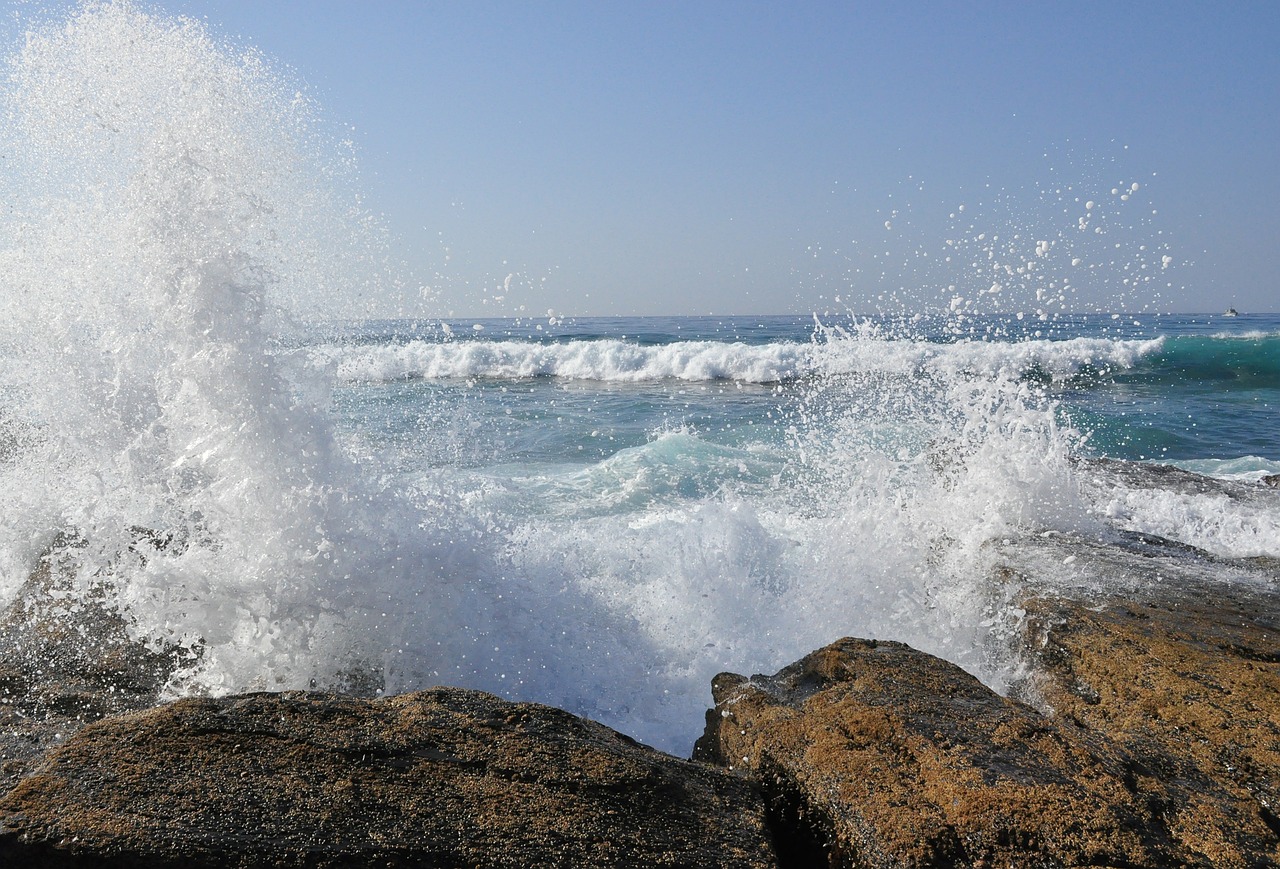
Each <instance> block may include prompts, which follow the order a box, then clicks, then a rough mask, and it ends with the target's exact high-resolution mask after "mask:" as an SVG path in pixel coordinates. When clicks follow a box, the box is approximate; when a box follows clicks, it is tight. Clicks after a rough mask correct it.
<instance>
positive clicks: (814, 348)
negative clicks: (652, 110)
mask: <svg viewBox="0 0 1280 869" xmlns="http://www.w3.org/2000/svg"><path fill="white" fill-rule="evenodd" d="M1162 346H1163V339H1154V340H1150V341H1114V340H1108V339H1103V338H1076V339H1072V340H1069V341H1023V342H1015V343H996V342H984V341H972V342H961V343H956V344H936V343H930V342H924V341H906V340H880V339H866V338H856V339H844V338H837V339H833V340H831V341H827V342H819V343H813V344H799V343H791V342H779V343H773V344H763V345H752V344H743V343H724V342H717V341H678V342H674V343H671V344H663V345H639V344H634V343H631V342H626V341H619V340H601V341H571V342H566V343H555V344H542V343H536V342H524V341H483V340H480V341H445V342H430V341H409V342H407V343H404V344H395V345H382V346H361V347H347V346H337V345H329V346H327V347H323V348H317V350H316V353H317V354H318V356H319V357H320V361H321V362H322V364H327V365H329V366H331V368H332V370H333V371H334V373H335V376H336V377H337V379H338V380H339V381H343V382H348V383H359V382H374V383H376V382H387V381H393V380H462V379H476V378H478V379H494V380H511V379H524V378H533V377H558V378H564V379H568V380H591V381H600V382H620V383H643V382H656V381H662V380H680V381H690V382H706V381H734V382H739V383H755V384H766V383H778V382H782V381H788V380H794V379H796V378H800V377H807V376H816V375H833V374H836V375H838V374H853V373H889V374H902V375H913V374H916V373H920V372H922V371H931V372H935V373H948V372H949V373H952V374H970V375H977V376H996V375H1004V376H1011V377H1021V376H1027V375H1032V376H1039V377H1046V378H1048V379H1051V380H1055V381H1058V380H1065V379H1069V378H1071V377H1074V376H1076V375H1077V374H1079V373H1080V372H1081V371H1082V370H1085V369H1100V368H1129V367H1132V366H1133V365H1135V364H1137V362H1138V360H1140V359H1141V358H1142V357H1144V356H1147V355H1149V354H1152V353H1154V352H1156V351H1158V350H1159V349H1160V347H1162Z"/></svg>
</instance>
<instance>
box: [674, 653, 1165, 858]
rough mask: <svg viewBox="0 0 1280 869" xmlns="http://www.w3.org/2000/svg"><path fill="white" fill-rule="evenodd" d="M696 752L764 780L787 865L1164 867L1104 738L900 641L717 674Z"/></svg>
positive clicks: (1158, 835)
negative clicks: (786, 832)
mask: <svg viewBox="0 0 1280 869" xmlns="http://www.w3.org/2000/svg"><path fill="white" fill-rule="evenodd" d="M714 694H715V699H716V708H715V709H714V710H712V711H711V712H709V713H708V722H707V730H706V733H705V734H704V736H703V737H702V739H701V740H699V743H698V746H697V749H696V751H695V757H701V758H703V759H706V760H709V761H718V762H720V763H723V764H725V765H727V766H730V767H732V768H734V769H736V770H739V771H744V772H746V773H747V774H749V775H750V776H752V777H756V778H758V779H759V780H760V782H761V784H762V786H763V788H764V791H765V795H766V799H767V800H769V803H770V810H771V814H772V816H773V818H774V825H775V827H782V828H790V829H792V830H794V831H796V834H797V835H796V838H794V839H793V840H791V841H780V842H779V851H780V853H782V854H783V856H784V857H785V858H787V859H795V860H803V859H807V860H808V861H809V862H810V863H811V865H831V866H848V867H925V866H972V867H982V866H1098V865H1109V866H1171V865H1179V863H1180V862H1181V860H1180V859H1179V856H1178V848H1177V847H1176V845H1175V843H1173V842H1172V841H1171V840H1170V837H1169V836H1168V833H1167V831H1166V830H1165V829H1164V828H1163V826H1162V825H1161V824H1160V823H1159V821H1158V818H1157V817H1156V816H1155V815H1154V814H1153V812H1152V811H1151V807H1149V806H1147V805H1145V804H1143V803H1142V801H1140V800H1135V799H1134V794H1133V791H1132V790H1131V787H1130V785H1131V782H1130V781H1129V776H1128V772H1127V767H1126V763H1125V759H1124V758H1123V757H1121V756H1118V755H1117V754H1116V753H1115V752H1113V751H1112V750H1111V747H1110V746H1109V745H1108V744H1107V743H1106V742H1105V741H1102V740H1098V739H1094V738H1092V736H1091V735H1090V734H1088V733H1087V732H1081V731H1079V730H1078V729H1077V728H1073V727H1065V728H1064V727H1062V726H1059V725H1058V724H1057V723H1056V722H1054V721H1053V720H1050V719H1048V718H1045V717H1044V716H1043V715H1041V714H1040V713H1038V712H1037V711H1036V710H1034V709H1032V708H1031V707H1029V706H1026V705H1023V704H1021V703H1017V702H1015V701H1011V700H1006V699H1004V698H1001V697H999V696H997V695H996V694H994V693H993V692H991V691H990V690H989V689H987V688H986V687H984V686H983V685H982V684H981V683H979V682H978V681H977V680H976V679H974V678H973V677H972V676H970V675H968V674H967V673H965V672H964V671H962V670H960V669H959V668H958V667H955V666H953V665H951V664H948V663H946V662H944V661H941V660H939V659H937V658H934V657H932V656H930V655H926V654H924V653H923V652H919V651H916V650H914V649H911V648H910V647H908V646H905V645H903V644H901V643H891V642H874V641H869V640H857V639H844V640H840V641H838V642H836V643H833V644H831V645H829V646H827V647H825V648H823V649H819V650H818V651H816V652H814V653H812V654H810V655H808V656H807V657H805V658H804V659H802V660H801V661H799V662H798V663H796V664H793V665H791V666H789V667H787V668H785V669H783V670H782V671H780V672H779V673H777V674H776V675H774V676H769V677H765V676H756V677H753V678H752V679H750V680H747V679H744V678H742V677H740V676H733V675H731V674H723V675H721V676H720V677H718V678H717V680H716V682H715V684H714Z"/></svg>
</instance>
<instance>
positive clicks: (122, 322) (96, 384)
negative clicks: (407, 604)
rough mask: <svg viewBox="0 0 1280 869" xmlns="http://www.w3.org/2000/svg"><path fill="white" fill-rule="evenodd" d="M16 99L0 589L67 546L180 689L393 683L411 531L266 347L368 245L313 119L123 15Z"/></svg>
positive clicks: (187, 34)
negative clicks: (352, 253) (385, 620)
mask: <svg viewBox="0 0 1280 869" xmlns="http://www.w3.org/2000/svg"><path fill="white" fill-rule="evenodd" d="M4 99H5V105H4V110H5V114H6V117H7V118H8V120H9V124H8V129H7V132H6V134H5V142H4V152H5V153H6V154H7V155H12V156H11V158H10V160H9V168H8V171H7V173H6V175H5V185H6V190H5V193H6V195H5V197H4V199H5V201H6V202H8V203H11V205H10V207H9V208H8V210H7V213H6V214H5V215H4V218H3V228H2V230H0V232H2V235H0V271H2V273H3V274H4V276H5V277H4V281H5V286H4V294H3V297H2V298H3V301H2V304H3V307H4V310H3V316H2V318H0V319H2V320H3V324H4V325H3V336H4V337H3V339H2V341H3V348H4V350H5V352H6V355H7V356H8V357H9V358H10V359H11V360H13V361H12V362H11V363H10V364H9V365H8V366H6V375H5V381H4V384H3V389H4V399H5V400H4V407H3V412H4V414H5V419H6V427H7V428H8V429H11V430H13V431H16V432H22V433H23V438H22V440H21V446H20V448H18V447H14V448H12V451H14V452H15V453H16V454H14V455H11V456H9V457H8V460H7V461H6V462H5V464H4V466H3V468H2V469H0V470H2V472H3V476H4V481H3V489H4V493H5V494H4V496H3V497H4V499H5V503H4V505H3V517H4V518H3V534H4V538H5V561H4V564H3V571H4V572H3V587H4V589H5V590H6V591H7V592H9V593H12V592H13V591H14V589H15V588H16V586H17V585H18V583H20V581H21V580H22V579H23V577H24V574H25V572H26V571H27V570H28V569H29V568H30V565H31V562H32V559H33V557H34V556H35V555H36V554H37V553H38V552H39V551H40V550H41V548H42V547H43V546H45V545H47V543H48V542H49V541H50V539H51V538H52V537H53V535H54V534H55V533H56V532H59V531H65V532H68V533H70V534H72V535H74V536H76V537H79V538H82V539H83V541H84V543H85V548H84V552H83V554H82V555H81V556H80V562H81V566H80V582H81V583H82V584H87V583H91V582H103V581H106V582H107V584H108V585H109V586H110V588H111V591H112V593H113V594H114V595H115V596H116V599H117V600H118V603H119V605H120V606H121V607H122V609H123V610H124V611H125V612H127V613H128V614H129V616H130V618H131V621H132V624H133V627H134V629H135V630H136V631H137V632H138V634H139V636H140V637H143V638H146V639H149V640H152V641H155V642H163V643H169V644H173V643H177V644H182V645H186V646H189V647H194V648H197V649H198V651H199V652H200V660H199V663H198V664H197V665H196V666H195V667H194V668H193V669H192V670H191V671H188V672H184V673H181V674H179V675H178V677H176V680H175V683H174V686H173V688H174V690H217V689H224V688H231V687H247V686H250V685H261V686H264V687H271V688H275V687H305V686H306V685H308V684H312V683H314V682H319V683H320V684H333V683H334V680H335V679H336V678H337V674H338V672H340V671H341V670H343V669H345V668H350V667H352V666H357V665H368V664H369V661H368V659H369V658H371V657H372V658H373V659H374V660H373V664H374V665H377V666H378V667H380V665H381V662H380V660H378V659H379V657H380V656H381V655H382V654H383V650H382V649H380V646H386V642H385V640H386V637H379V636H378V632H377V631H376V630H375V629H374V625H372V624H370V621H369V620H370V617H371V616H370V614H371V613H372V612H374V611H379V612H380V611H381V610H383V609H386V608H387V606H388V604H387V599H388V598H392V599H394V598H395V597H396V595H397V594H398V593H399V592H398V590H399V589H402V588H403V581H402V577H403V575H404V572H405V571H406V570H408V569H409V564H407V563H406V558H407V556H406V553H404V552H402V551H401V549H400V547H399V544H398V542H397V539H396V534H397V533H399V531H400V530H401V529H399V528H398V527H397V522H398V521H400V518H401V515H398V514H397V505H396V504H394V503H386V504H379V510H378V511H377V512H378V513H383V511H385V513H386V514H387V515H378V516H377V518H376V520H375V515H374V511H373V509H372V501H371V499H372V498H373V497H374V493H373V492H371V491H370V490H369V487H368V486H367V485H366V484H365V483H364V482H363V479H362V477H361V476H360V474H359V473H358V472H357V470H356V469H355V468H354V466H352V465H351V464H350V463H349V462H348V461H347V460H346V459H345V458H344V456H343V455H342V454H341V452H340V451H339V450H338V449H337V448H336V446H335V443H334V441H333V437H332V434H331V431H330V429H329V426H328V423H327V421H326V419H325V417H324V415H323V413H322V412H321V411H320V410H319V408H318V406H317V401H318V400H321V399H322V395H319V394H316V393H315V391H314V390H312V389H309V388H308V387H309V384H306V383H304V382H302V381H300V380H299V379H298V376H297V375H298V372H297V371H296V370H295V366H294V365H293V364H291V362H290V359H289V358H288V356H287V354H282V353H279V352H274V351H273V348H272V346H271V340H270V337H269V336H270V335H271V334H273V329H272V327H273V325H274V327H275V331H277V332H278V331H279V329H280V328H281V324H282V323H283V322H284V320H283V317H282V315H281V311H280V310H279V308H278V306H277V304H276V301H277V300H278V299H280V298H286V299H297V298H305V297H307V296H308V295H309V294H311V293H313V292H315V291H316V289H317V288H320V289H324V288H332V287H334V284H335V282H336V281H340V280H343V279H350V278H351V275H350V274H347V273H344V272H342V271H341V268H342V267H343V266H344V265H345V264H344V263H342V262H340V261H338V260H337V259H336V258H334V257H332V256H330V255H328V254H322V253H321V252H322V251H324V250H325V249H326V244H327V242H328V240H329V239H328V237H327V236H326V233H332V232H333V231H334V230H335V229H340V230H345V232H346V235H347V237H348V238H349V239H351V242H352V243H351V244H350V245H348V246H347V248H346V249H347V250H352V249H353V248H356V242H357V240H358V238H359V231H360V227H359V226H358V225H357V223H356V220H355V218H356V215H355V212H354V211H353V210H351V209H346V210H344V209H343V207H342V206H341V205H340V203H338V202H337V201H336V200H335V199H334V192H333V191H334V189H335V188H334V187H332V186H331V187H326V186H325V181H326V179H328V178H331V177H333V175H334V173H335V171H336V170H335V168H334V167H333V166H331V165H325V164H324V163H323V162H321V161H320V160H319V159H318V158H317V156H316V150H315V149H316V146H317V143H318V142H319V141H320V136H319V133H318V125H317V124H316V122H315V120H314V118H313V117H312V114H311V109H310V106H309V105H308V104H307V102H306V101H305V100H304V99H302V98H301V97H298V96H296V95H294V94H291V93H289V92H287V91H285V90H283V89H282V87H281V85H280V84H279V82H278V80H277V79H276V78H275V77H273V75H272V74H271V73H270V72H269V70H268V69H267V67H266V65H265V63H264V62H263V60H262V59H261V58H260V57H259V56H257V55H255V54H253V53H239V54H237V53H233V52H232V51H230V50H229V49H227V48H225V47H221V46H219V45H217V44H215V43H214V42H213V41H212V40H211V38H210V37H209V35H208V34H207V33H206V32H205V31H204V29H203V28H202V27H201V26H200V25H199V24H197V23H195V22H192V21H187V20H177V21H169V20H163V19H158V18H155V17H152V16H149V15H147V14H145V13H143V12H140V11H138V10H137V9H135V8H133V7H132V6H131V5H129V4H90V5H87V6H86V7H84V8H83V9H82V10H80V11H79V12H77V13H76V14H75V15H74V16H73V17H72V18H71V19H70V20H69V21H68V22H67V23H66V24H65V26H49V27H45V28H42V29H38V30H35V31H33V32H32V33H31V34H30V35H29V38H28V40H27V42H26V45H25V47H24V48H23V49H22V51H21V52H19V53H18V54H17V55H16V56H15V57H14V58H13V59H12V60H11V61H10V64H9V68H8V81H7V84H6V88H5V91H4ZM356 249H357V250H358V248H356ZM399 512H400V514H404V511H399ZM139 529H145V531H143V532H141V537H142V540H143V541H144V542H146V541H149V543H148V544H147V545H143V544H142V543H140V541H139V534H140V531H139ZM140 550H145V551H142V552H141V554H139V553H140ZM415 566H416V567H417V568H422V567H423V566H424V565H423V564H422V563H421V561H420V560H419V563H418V564H416V565H415ZM353 577H360V580H359V581H354V580H353V579H352V578H353ZM361 662H364V663H363V664H361Z"/></svg>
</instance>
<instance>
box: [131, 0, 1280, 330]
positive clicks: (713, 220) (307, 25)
mask: <svg viewBox="0 0 1280 869" xmlns="http://www.w3.org/2000/svg"><path fill="white" fill-rule="evenodd" d="M142 5H144V6H147V5H148V4H142ZM150 5H151V6H153V7H155V8H160V9H163V10H167V11H169V12H173V13H180V14H185V15H189V16H193V17H197V18H201V19H206V20H207V21H208V22H209V24H210V26H211V28H212V29H213V30H214V32H215V33H218V34H221V35H223V36H226V37H230V38H232V39H235V40H237V41H241V42H247V43H250V44H252V45H255V46H257V47H258V48H260V49H261V50H262V51H263V52H264V53H265V54H266V55H267V56H268V57H270V58H273V59H274V60H275V61H276V62H278V63H279V64H281V65H283V66H286V67H288V68H289V69H290V70H291V71H292V73H293V74H294V75H295V76H296V77H297V78H298V79H300V80H301V81H302V82H304V83H305V84H306V86H307V87H308V88H309V89H310V91H311V92H312V93H313V95H314V96H315V97H316V98H317V99H318V101H319V102H320V103H321V105H322V106H323V107H324V110H325V112H326V114H327V116H328V117H329V118H331V119H333V120H334V121H338V122H342V123H344V124H350V125H351V126H352V127H353V128H354V133H353V134H352V136H353V138H354V140H355V142H356V144H357V147H358V150H359V156H360V163H361V172H362V183H363V186H364V188H365V190H366V191H367V196H368V198H367V202H368V205H369V207H370V208H371V209H372V210H373V211H374V212H376V213H378V214H380V215H382V216H383V217H384V219H385V223H386V224H387V226H388V227H389V229H390V231H391V233H392V235H393V238H394V239H395V241H394V244H395V251H396V255H397V256H398V257H400V258H402V259H403V260H404V261H405V262H406V263H407V264H408V266H409V267H410V269H411V271H412V274H413V279H414V281H415V282H416V283H415V286H416V285H417V284H423V285H426V286H429V287H430V288H431V291H432V292H431V294H430V297H429V298H427V299H425V300H421V301H420V300H418V299H416V298H410V300H409V301H408V303H407V305H406V307H405V308H404V309H403V310H402V311H401V312H402V313H406V314H428V315H449V314H450V313H452V314H454V315H458V316H477V315H513V314H520V313H524V314H529V315H543V314H545V313H546V311H547V310H554V311H555V312H557V313H560V314H569V315H586V314H692V313H716V314H733V313H785V312H804V311H812V310H824V309H829V308H831V307H840V306H847V307H850V308H852V309H854V310H855V311H873V310H876V309H877V308H878V307H881V306H884V305H889V304H895V303H894V302H891V301H884V300H882V299H881V297H882V296H883V297H884V298H885V299H889V300H891V299H893V298H895V297H896V298H897V299H899V300H901V301H902V303H905V304H908V305H920V306H929V305H937V304H940V303H944V302H945V300H946V298H947V297H948V294H949V293H962V294H963V293H965V292H966V289H965V288H966V286H967V285H968V284H970V283H973V281H974V280H977V279H976V278H974V277H973V276H972V275H968V274H965V272H966V270H972V268H973V263H975V262H977V256H978V255H979V254H980V253H981V251H982V250H983V249H984V244H986V243H987V242H979V241H976V239H977V238H978V236H979V235H983V236H990V235H999V234H1001V233H1003V234H1004V238H1005V239H1006V240H1007V239H1008V238H1010V237H1012V236H1013V235H1016V234H1019V231H1021V237H1022V241H1024V242H1025V241H1027V240H1028V239H1036V240H1039V239H1041V238H1043V239H1048V240H1052V241H1055V243H1057V242H1061V243H1062V244H1063V245H1064V246H1066V245H1069V244H1070V243H1071V241H1070V239H1069V238H1068V236H1070V235H1071V233H1073V232H1076V231H1077V230H1078V229H1079V217H1080V216H1081V215H1086V212H1085V211H1084V210H1083V205H1082V204H1081V200H1085V199H1088V200H1090V201H1092V200H1097V202H1098V204H1097V205H1096V206H1095V208H1096V210H1095V211H1091V212H1089V213H1088V214H1087V215H1086V216H1088V217H1090V218H1091V219H1092V218H1094V217H1097V216H1098V215H1102V214H1104V212H1105V215H1106V216H1107V217H1108V219H1109V221H1110V222H1109V223H1108V224H1107V226H1108V233H1109V234H1108V236H1107V244H1108V245H1110V244H1111V239H1113V238H1114V239H1116V241H1117V243H1122V247H1121V248H1115V249H1116V250H1119V251H1120V253H1119V254H1116V256H1117V257H1122V258H1123V261H1124V263H1132V262H1134V261H1136V260H1142V262H1143V264H1144V265H1145V266H1146V267H1147V268H1148V271H1147V272H1145V274H1147V275H1150V274H1152V273H1153V270H1154V269H1155V268H1157V267H1160V266H1162V265H1167V266H1168V267H1167V268H1163V269H1162V270H1161V274H1160V276H1159V280H1155V281H1148V282H1146V283H1144V284H1143V285H1142V287H1141V290H1140V291H1136V290H1131V289H1121V288H1122V286H1123V280H1122V279H1121V278H1120V277H1119V275H1120V274H1121V273H1122V265H1121V264H1119V263H1118V262H1111V263H1108V264H1102V265H1101V266H1100V268H1099V269H1096V270H1094V271H1092V272H1087V273H1082V274H1081V275H1080V276H1078V278H1077V279H1075V280H1074V282H1073V283H1072V286H1073V287H1074V288H1075V289H1074V293H1075V294H1076V297H1075V298H1078V299H1079V300H1080V303H1081V304H1093V305H1097V306H1100V307H1118V306H1123V307H1127V308H1130V309H1141V308H1143V307H1148V306H1154V307H1155V308H1158V309H1162V310H1175V311H1189V310H1209V311H1220V310H1221V309H1223V308H1224V307H1226V306H1228V305H1232V306H1235V307H1237V308H1239V309H1240V310H1242V311H1244V310H1251V311H1254V310H1269V311H1274V310H1277V309H1280V259H1278V257H1277V242H1278V241H1280V205H1278V203H1280V166H1278V163H1280V160H1278V158H1280V47H1278V46H1280V3H1277V2H1270V0H1267V2H1222V3H1207V2H1195V3H1190V2H1176V0H1175V2H1159V3H1155V2H1151V3H1148V2H1114V0H1107V2H1091V0H1077V2H1059V3H1035V2H1025V0H1023V2H986V3H971V2H966V3H959V2H956V3H950V2H935V3H911V2H846V3H835V2H808V3H804V2H800V3H776V2H769V3H765V2H719V0H680V2H627V3H623V2H609V0H588V2H538V3H527V2H483V0H473V2H427V0H418V2H392V0H361V2H354V0H352V2H347V0H302V2H293V0H270V2H264V0H161V2H158V3H155V4H150ZM1131 182H1136V183H1140V185H1141V186H1140V190H1139V191H1138V192H1136V193H1132V194H1131V201H1126V202H1124V203H1121V202H1120V201H1119V198H1118V196H1116V195H1112V194H1110V190H1111V189H1113V188H1115V189H1119V190H1121V192H1122V193H1123V192H1124V191H1126V190H1128V189H1129V187H1128V185H1129V184H1130V183H1131ZM960 205H966V206H967V210H966V211H963V212H960V211H958V210H957V209H958V207H959V206H960ZM951 215H958V216H956V217H952V216H951ZM1081 238H1083V236H1081ZM948 239H949V240H951V241H953V242H956V241H957V240H959V241H966V240H967V242H968V245H969V248H970V252H973V251H977V252H978V253H977V254H974V256H968V255H966V256H964V257H960V258H958V259H957V260H956V261H954V262H951V263H947V262H946V261H945V256H944V254H945V251H944V247H945V246H946V241H947V240H948ZM988 241H989V238H988ZM987 250H988V252H989V245H988V248H987ZM1008 254H1009V252H1007V251H1006V252H1005V255H1008ZM1099 255H1100V254H1098V251H1097V250H1092V251H1090V252H1089V253H1087V254H1082V256H1081V257H1079V258H1092V259H1097V257H1098V256H1099ZM1166 256H1167V257H1169V260H1168V261H1167V262H1166V261H1165V260H1164V259H1163V258H1164V257H1166ZM1108 269H1110V271H1108ZM948 271H953V272H955V274H948ZM508 276H510V278H509V279H508ZM982 280H985V278H983V279H982ZM947 284H951V285H958V286H959V287H960V289H958V290H955V291H951V290H947V289H945V287H946V285H947ZM940 287H942V288H943V289H939V288H940ZM1157 291H1158V293H1159V295H1158V296H1156V292H1157ZM837 297H839V299H840V301H839V302H835V301H834V300H835V299H836V298H837ZM1011 304H1014V305H1017V304H1021V302H1020V301H1013V302H1011ZM388 312H390V311H388Z"/></svg>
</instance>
